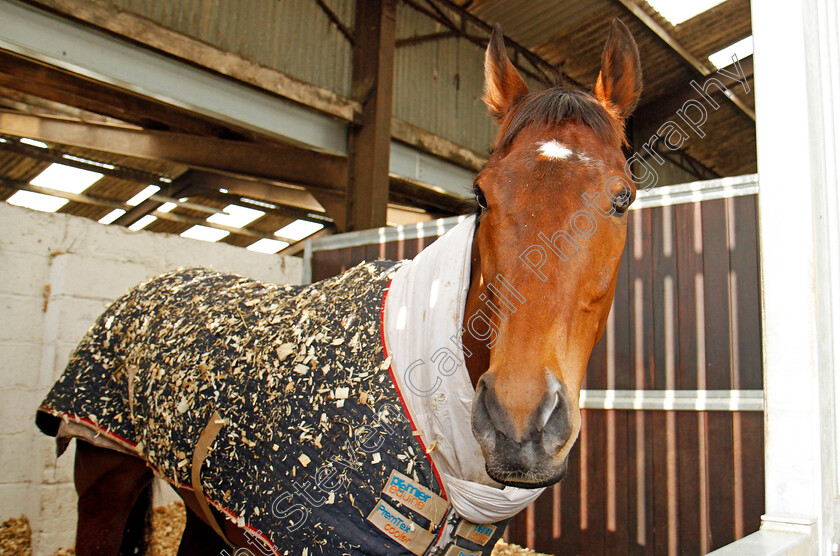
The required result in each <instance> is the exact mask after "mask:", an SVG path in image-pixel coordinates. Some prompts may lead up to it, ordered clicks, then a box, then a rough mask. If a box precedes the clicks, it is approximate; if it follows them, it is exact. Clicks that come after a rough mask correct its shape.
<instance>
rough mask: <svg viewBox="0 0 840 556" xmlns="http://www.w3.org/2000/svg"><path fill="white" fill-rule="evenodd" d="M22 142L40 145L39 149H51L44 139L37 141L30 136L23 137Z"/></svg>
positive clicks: (35, 145) (34, 145)
mask: <svg viewBox="0 0 840 556" xmlns="http://www.w3.org/2000/svg"><path fill="white" fill-rule="evenodd" d="M20 142H21V143H23V144H24V145H30V146H33V147H38V148H39V149H49V148H50V146H49V145H47V144H46V143H44V142H43V141H37V140H35V139H30V138H29V137H21V138H20Z"/></svg>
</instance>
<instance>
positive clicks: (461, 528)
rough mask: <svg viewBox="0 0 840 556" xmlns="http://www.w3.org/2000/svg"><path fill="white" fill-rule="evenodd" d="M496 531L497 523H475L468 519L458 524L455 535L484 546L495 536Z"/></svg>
mask: <svg viewBox="0 0 840 556" xmlns="http://www.w3.org/2000/svg"><path fill="white" fill-rule="evenodd" d="M495 532H496V526H495V525H482V524H481V523H473V522H471V521H467V520H466V519H465V520H463V521H461V523H459V524H458V527H457V528H456V529H455V535H456V536H458V537H461V538H462V539H467V540H468V541H472V542H474V543H475V544H480V545H481V546H484V545H485V544H487V541H489V540H490V539H491V538H492V537H493V533H495Z"/></svg>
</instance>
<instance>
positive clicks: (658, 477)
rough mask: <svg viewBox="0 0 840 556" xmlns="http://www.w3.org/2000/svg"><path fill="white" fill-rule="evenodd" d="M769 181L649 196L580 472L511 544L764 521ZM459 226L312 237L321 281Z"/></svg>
mask: <svg viewBox="0 0 840 556" xmlns="http://www.w3.org/2000/svg"><path fill="white" fill-rule="evenodd" d="M757 191H758V181H757V176H755V175H750V176H741V177H737V178H723V179H718V180H710V181H704V182H695V183H690V184H681V185H674V186H666V187H660V188H656V189H655V190H652V191H649V192H642V193H640V194H639V196H638V199H637V200H636V202H635V203H634V205H633V207H632V210H631V211H630V213H629V217H628V218H629V220H628V235H627V244H626V247H625V250H624V254H623V258H622V262H621V268H620V274H619V280H618V285H617V287H616V295H615V301H614V303H613V308H612V312H611V314H610V317H609V321H608V325H607V329H606V332H605V333H604V336H603V337H602V338H601V341H600V342H599V343H598V344H597V346H596V347H595V350H594V351H593V353H592V357H591V358H590V361H589V368H588V371H587V374H586V379H585V383H584V390H583V392H582V394H581V408H582V420H583V424H582V430H581V437H580V439H579V441H578V443H577V444H576V446H575V448H574V449H573V450H572V452H571V455H570V465H569V470H568V473H567V475H566V478H565V479H564V480H563V481H562V482H561V483H560V484H558V485H556V486H554V487H552V488H549V489H547V490H546V492H545V493H544V494H543V495H542V496H541V497H540V498H539V499H538V500H537V501H536V502H535V503H534V504H533V505H532V506H531V507H529V508H528V509H527V510H526V511H524V512H522V513H521V514H520V515H519V516H517V517H516V518H515V519H514V520H513V522H512V523H511V525H510V527H509V530H508V533H507V537H508V539H509V540H511V541H513V542H516V543H518V544H523V545H527V546H529V547H532V548H534V549H536V550H538V551H541V552H547V553H551V554H587V555H591V554H610V555H612V554H638V553H644V554H702V553H706V552H708V551H710V550H713V549H716V548H718V547H722V546H724V545H726V544H728V543H730V542H732V541H734V540H736V539H739V538H741V537H744V536H745V535H748V534H750V533H752V532H754V531H756V530H758V528H759V525H760V522H761V515H762V513H763V512H764V455H763V451H764V434H763V407H764V398H763V391H762V360H761V322H760V305H759V283H758V276H759V273H758V245H757V222H756V194H757ZM457 221H458V219H457V218H451V219H444V220H439V221H435V222H427V223H422V224H418V225H415V226H406V227H398V228H382V229H378V230H367V231H363V232H354V233H350V234H341V235H338V236H331V237H325V238H318V239H315V240H312V241H311V242H309V243H308V247H307V252H306V253H307V259H308V264H309V267H310V268H311V278H312V279H314V280H318V279H322V278H325V277H328V276H331V275H334V274H337V273H339V272H342V271H343V270H345V269H347V268H349V267H351V266H353V265H354V264H356V263H358V262H360V261H361V260H365V259H366V260H371V259H375V258H379V257H382V258H388V259H399V258H410V257H412V256H414V255H415V254H416V253H418V252H419V251H421V250H422V249H423V248H424V247H425V246H426V245H428V244H430V243H431V242H432V241H434V239H436V238H437V237H438V236H440V235H442V234H443V233H444V232H445V231H446V230H448V229H449V228H451V227H452V226H454V225H455V224H456V223H457ZM305 266H306V265H305Z"/></svg>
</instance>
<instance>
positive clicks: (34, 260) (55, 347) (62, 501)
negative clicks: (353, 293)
mask: <svg viewBox="0 0 840 556" xmlns="http://www.w3.org/2000/svg"><path fill="white" fill-rule="evenodd" d="M0 260H2V264H0V311H2V314H3V315H4V318H3V321H2V324H0V376H2V377H3V383H2V385H0V422H2V423H3V430H2V431H0V446H2V447H3V448H2V449H1V450H0V522H2V521H4V520H6V519H8V518H10V517H18V516H21V515H26V516H27V517H28V518H29V520H30V522H31V524H32V529H33V554H53V552H54V551H55V550H56V549H58V548H60V547H64V548H67V547H71V546H73V539H74V532H75V519H76V512H75V505H76V494H75V490H74V487H73V483H72V469H73V455H72V445H71V449H70V450H68V452H69V453H65V454H64V455H63V456H62V457H61V458H59V459H58V460H56V458H55V444H54V442H53V440H52V439H51V438H49V437H47V436H44V435H43V434H41V433H40V432H39V431H38V430H37V428H36V427H35V423H34V415H35V409H36V408H37V407H38V404H39V403H40V401H41V400H42V399H43V397H44V396H45V395H46V393H47V392H48V391H49V389H50V388H51V386H52V384H53V382H54V381H55V380H56V379H57V378H58V376H59V375H60V374H61V372H62V371H63V369H64V366H65V365H66V363H67V361H68V359H69V356H70V354H71V352H72V350H73V349H74V348H75V346H76V344H77V343H78V342H79V340H80V339H81V337H82V335H84V333H85V332H86V331H87V328H88V327H89V326H90V325H91V324H92V323H93V321H94V320H95V319H96V318H97V317H98V316H99V314H100V313H101V312H102V311H103V310H104V308H105V307H106V306H107V305H108V304H109V303H110V302H111V301H113V300H114V299H116V298H117V297H118V296H120V295H122V294H123V293H125V291H126V290H127V289H128V288H130V287H131V286H134V285H136V284H138V283H140V282H141V281H143V280H145V279H147V278H149V277H152V276H155V275H157V274H161V273H163V272H165V271H168V270H171V269H173V268H177V267H180V266H190V265H201V266H208V267H211V268H214V269H216V270H220V271H225V272H234V273H238V274H242V275H245V276H249V277H252V278H256V279H259V280H264V281H271V282H281V283H300V282H301V279H302V260H301V259H299V258H294V257H282V256H277V255H264V254H260V253H254V252H251V251H247V250H245V249H241V248H237V247H233V246H230V245H225V244H221V243H206V242H202V241H196V240H190V239H185V238H181V237H179V236H173V235H166V234H156V233H151V232H143V231H141V232H132V231H129V230H126V229H125V228H121V227H116V226H104V225H101V224H98V223H97V222H93V221H91V220H88V219H86V218H81V217H76V216H70V215H66V214H46V213H40V212H35V211H31V210H28V209H23V208H18V207H14V206H11V205H7V204H5V203H0Z"/></svg>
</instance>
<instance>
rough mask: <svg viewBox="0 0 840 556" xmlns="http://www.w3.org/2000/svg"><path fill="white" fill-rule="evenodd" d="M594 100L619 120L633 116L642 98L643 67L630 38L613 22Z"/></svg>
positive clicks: (631, 37) (627, 30) (603, 54)
mask: <svg viewBox="0 0 840 556" xmlns="http://www.w3.org/2000/svg"><path fill="white" fill-rule="evenodd" d="M594 93H595V96H596V97H598V99H599V100H600V101H601V102H602V103H604V105H605V106H606V107H607V108H608V109H609V110H611V111H612V112H613V113H614V114H615V115H616V116H618V117H619V118H622V119H624V118H627V117H628V116H629V115H630V114H632V113H633V110H634V109H635V108H636V104H638V102H639V96H640V95H641V94H642V63H641V62H640V61H639V49H638V48H637V47H636V41H635V40H633V35H631V34H630V30H629V29H628V28H627V26H626V25H624V23H622V22H621V20H620V19H618V18H615V19H614V20H613V22H612V27H611V28H610V36H609V37H607V44H606V46H604V52H602V53H601V73H600V74H598V81H596V82H595V91H594Z"/></svg>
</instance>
